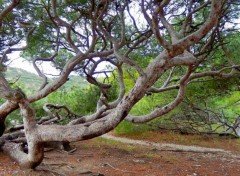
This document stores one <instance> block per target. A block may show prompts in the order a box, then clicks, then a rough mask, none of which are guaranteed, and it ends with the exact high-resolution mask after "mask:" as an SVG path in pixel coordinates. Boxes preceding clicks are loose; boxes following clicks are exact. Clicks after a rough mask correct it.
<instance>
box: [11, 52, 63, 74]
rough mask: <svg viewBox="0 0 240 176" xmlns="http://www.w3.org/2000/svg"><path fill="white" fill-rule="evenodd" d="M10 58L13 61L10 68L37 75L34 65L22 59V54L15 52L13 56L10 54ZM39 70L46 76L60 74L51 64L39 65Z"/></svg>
mask: <svg viewBox="0 0 240 176" xmlns="http://www.w3.org/2000/svg"><path fill="white" fill-rule="evenodd" d="M8 57H9V58H10V59H11V62H10V63H9V66H10V67H17V68H21V69H24V70H27V71H29V72H31V73H35V74H37V72H36V70H35V69H34V67H33V64H32V63H30V62H29V61H27V60H25V59H23V58H21V57H20V52H14V53H13V54H8ZM39 69H40V70H41V71H43V72H44V73H45V74H52V75H58V74H59V71H58V70H56V69H55V68H54V67H52V66H51V64H50V62H45V63H42V64H39Z"/></svg>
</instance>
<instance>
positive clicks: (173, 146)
mask: <svg viewBox="0 0 240 176" xmlns="http://www.w3.org/2000/svg"><path fill="white" fill-rule="evenodd" d="M101 137H103V138H105V139H110V140H115V141H119V142H122V143H126V144H133V145H143V146H148V147H154V148H155V149H158V150H162V151H164V150H165V151H182V152H203V153H213V152H224V153H230V151H226V150H223V149H216V148H206V147H198V146H187V145H179V144H169V143H156V142H148V141H143V140H135V139H128V138H124V137H116V136H112V135H109V134H105V135H102V136H101Z"/></svg>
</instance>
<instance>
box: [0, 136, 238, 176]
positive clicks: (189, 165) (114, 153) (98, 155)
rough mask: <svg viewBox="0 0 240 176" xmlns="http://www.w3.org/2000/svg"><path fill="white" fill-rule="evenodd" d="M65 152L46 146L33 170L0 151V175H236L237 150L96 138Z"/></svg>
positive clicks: (74, 144) (78, 143)
mask: <svg viewBox="0 0 240 176" xmlns="http://www.w3.org/2000/svg"><path fill="white" fill-rule="evenodd" d="M72 145H73V146H74V147H75V148H76V149H77V150H75V151H73V152H72V153H67V152H64V151H60V150H50V151H48V152H46V153H45V157H44V160H43V162H42V164H41V165H40V166H38V167H37V168H36V170H21V169H20V168H19V166H18V165H17V164H16V163H14V162H13V161H11V160H10V159H9V158H8V157H7V156H6V155H4V154H3V153H0V163H1V164H0V175H1V176H12V175H16V176H19V175H20V176H26V175H29V176H34V175H36V176H40V175H43V176H50V175H51V176H53V175H66V176H81V175H83V176H168V175H169V176H238V175H239V173H240V167H239V166H240V153H239V151H235V150H232V151H228V152H226V151H217V152H211V151H210V152H207V151H203V152H194V151H190V152H187V151H183V150H176V151H168V150H161V149H159V148H156V147H155V146H151V145H149V146H145V145H137V144H136V145H135V144H127V143H121V142H116V141H113V140H107V139H104V138H96V139H92V140H88V141H81V142H76V143H73V144H72Z"/></svg>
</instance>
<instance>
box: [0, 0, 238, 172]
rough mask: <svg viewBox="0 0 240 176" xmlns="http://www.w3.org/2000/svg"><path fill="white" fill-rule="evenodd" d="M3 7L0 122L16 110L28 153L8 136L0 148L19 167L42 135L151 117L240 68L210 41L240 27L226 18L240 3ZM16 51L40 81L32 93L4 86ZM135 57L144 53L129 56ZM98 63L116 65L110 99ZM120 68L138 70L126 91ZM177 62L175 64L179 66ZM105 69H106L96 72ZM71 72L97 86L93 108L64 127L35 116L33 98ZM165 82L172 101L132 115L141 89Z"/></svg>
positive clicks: (78, 133) (97, 129)
mask: <svg viewBox="0 0 240 176" xmlns="http://www.w3.org/2000/svg"><path fill="white" fill-rule="evenodd" d="M0 5H1V6H0V8H1V13H0V28H1V39H0V40H1V44H0V47H1V50H0V54H1V63H0V64H1V75H0V89H1V92H0V95H1V97H2V98H4V99H5V100H6V101H5V102H4V103H3V104H2V105H1V106H0V119H1V120H0V122H1V123H2V124H3V123H4V121H5V119H6V118H7V116H8V115H9V114H10V113H11V112H13V111H14V110H15V109H17V108H20V109H21V115H22V118H23V122H24V124H23V126H24V132H23V133H24V134H23V136H25V138H26V143H27V150H28V151H27V152H26V151H24V150H23V149H22V145H21V144H19V143H16V142H14V141H11V138H12V136H13V134H12V136H11V137H10V136H9V135H3V136H2V137H1V148H2V150H3V151H4V152H6V153H8V154H9V155H10V156H12V157H13V158H14V159H15V160H16V161H17V162H18V163H19V164H20V165H21V166H22V167H25V168H34V167H36V166H37V165H38V164H39V163H41V161H42V159H43V155H44V153H43V151H44V150H43V148H44V143H47V142H51V141H63V142H72V141H79V140H87V139H90V138H94V137H97V136H100V135H102V134H104V133H107V132H109V131H110V130H112V129H114V128H115V127H116V126H117V125H118V124H119V123H120V122H121V121H123V120H127V121H131V122H133V123H143V122H147V121H150V120H152V119H155V118H158V117H161V116H163V115H164V114H166V113H168V112H170V111H171V110H173V109H174V108H175V107H176V106H178V105H179V104H180V103H181V102H182V101H183V98H184V94H185V90H186V88H187V85H188V84H190V83H191V82H193V81H194V80H198V79H204V78H205V77H209V76H211V77H219V78H223V79H226V78H229V77H233V76H239V69H240V65H239V62H237V61H236V60H234V61H233V60H231V58H230V57H231V56H230V55H227V54H226V53H225V54H223V55H222V56H221V58H220V59H219V56H216V55H214V53H215V51H216V49H221V46H222V49H223V47H224V45H225V43H224V38H225V37H227V35H228V34H230V33H232V32H233V30H234V32H238V31H237V30H236V29H235V26H236V25H235V26H233V25H231V21H229V17H230V16H231V17H232V18H234V16H235V17H236V18H237V17H238V5H239V4H238V2H237V1H231V0H201V1H194V0H180V1H176V0H162V1H157V0H148V1H145V0H141V1H135V0H131V1H129V0H124V1H118V0H114V1H109V0H101V1H98V0H91V1H85V0H80V1H61V0H60V1H57V0H51V1H45V0H34V1H29V0H12V1H10V0H9V1H7V2H6V3H3V2H1V3H0ZM233 22H234V21H233ZM16 51H22V52H23V56H24V57H26V58H30V59H31V61H32V62H33V65H34V67H35V69H36V71H37V73H38V75H39V76H40V77H42V79H43V84H42V86H41V87H39V90H38V91H36V92H34V93H32V94H31V95H27V96H26V95H25V94H24V93H23V92H22V91H21V90H19V89H13V88H11V87H10V86H9V83H8V82H7V81H6V79H5V78H4V74H3V71H4V70H5V69H4V68H5V67H6V66H5V64H4V63H5V62H6V61H7V60H8V59H9V58H8V54H10V53H14V52H16ZM223 51H224V50H223ZM136 55H138V56H140V58H141V59H138V60H136V59H135V56H136ZM216 57H218V58H216ZM149 58H150V59H149ZM215 59H219V60H220V61H221V64H219V65H218V67H215V65H214V64H213V63H214V61H215ZM223 60H226V61H228V62H224V61H223ZM13 62H14V61H13ZM38 62H49V63H52V64H53V65H54V66H55V67H56V68H57V69H59V70H60V74H59V75H58V77H57V78H56V79H55V80H54V81H53V82H51V83H49V82H48V78H47V76H46V75H45V74H44V73H43V72H42V71H41V70H40V69H39V68H38ZM101 63H105V64H106V63H108V64H111V65H112V68H114V69H115V70H117V71H116V72H117V74H118V76H117V78H118V83H119V91H118V93H119V95H118V97H117V98H116V99H115V100H114V101H111V102H110V101H109V99H108V98H109V97H108V89H109V88H110V87H111V84H109V83H108V84H107V83H105V82H102V81H101V80H98V79H97V78H96V77H95V75H96V74H97V73H99V70H98V67H99V65H100V64H101ZM142 63H144V64H142ZM125 68H132V69H133V70H134V71H135V72H136V74H135V75H138V77H137V79H136V80H135V84H134V86H133V87H132V88H131V90H130V91H128V92H126V90H125V83H124V74H123V72H124V71H125ZM175 68H181V72H176V70H178V69H175ZM108 71H112V70H107V71H106V70H105V71H103V73H104V72H105V73H107V72H108ZM72 72H78V73H80V74H81V75H83V76H85V78H86V81H88V82H89V83H90V84H93V85H95V86H97V87H98V88H99V90H100V91H101V97H100V99H99V101H98V106H97V110H96V112H95V113H94V114H92V115H82V116H79V117H77V116H76V117H77V119H75V120H72V121H71V122H70V123H69V124H68V125H56V124H54V125H49V124H45V125H39V124H37V122H36V119H35V112H34V110H33V109H32V108H31V106H30V103H32V102H35V101H37V100H39V99H42V98H44V97H46V96H48V95H49V94H51V93H52V92H54V91H56V90H57V89H58V88H60V87H61V86H62V85H64V84H65V83H66V82H67V80H68V77H69V74H70V73H72ZM106 75H107V74H106ZM173 79H174V80H175V81H173ZM161 84H162V85H161ZM170 90H177V94H176V97H175V99H173V100H172V102H169V103H168V104H166V105H164V106H161V107H156V108H153V111H152V112H151V113H149V114H145V115H142V116H133V115H130V114H129V112H130V110H131V109H132V107H133V106H134V105H135V104H136V103H137V102H138V101H140V100H141V99H142V98H143V97H144V96H145V95H146V94H149V93H158V94H161V93H162V92H165V91H170ZM60 103H61V102H59V104H60ZM52 107H54V106H52ZM56 107H57V106H56ZM48 110H49V109H48ZM48 112H49V111H48ZM69 113H70V112H69ZM51 114H52V113H51V112H49V115H51ZM1 128H2V127H1ZM1 131H2V129H1ZM21 135H22V134H21Z"/></svg>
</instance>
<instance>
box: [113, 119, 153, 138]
mask: <svg viewBox="0 0 240 176" xmlns="http://www.w3.org/2000/svg"><path fill="white" fill-rule="evenodd" d="M149 130H150V128H149V126H148V125H147V124H133V123H131V122H127V121H123V122H121V123H120V124H119V125H118V126H117V127H116V128H115V129H114V132H115V133H116V134H118V135H128V134H137V135H141V134H142V133H145V132H146V131H149Z"/></svg>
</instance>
